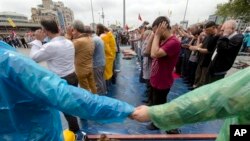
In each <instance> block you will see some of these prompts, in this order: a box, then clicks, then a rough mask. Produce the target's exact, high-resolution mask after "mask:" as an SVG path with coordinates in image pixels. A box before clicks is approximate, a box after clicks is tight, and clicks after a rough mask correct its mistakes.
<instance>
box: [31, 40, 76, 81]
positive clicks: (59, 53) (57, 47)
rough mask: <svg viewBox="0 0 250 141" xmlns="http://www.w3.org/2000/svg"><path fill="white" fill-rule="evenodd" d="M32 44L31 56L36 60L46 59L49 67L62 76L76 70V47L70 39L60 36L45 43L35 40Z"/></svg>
mask: <svg viewBox="0 0 250 141" xmlns="http://www.w3.org/2000/svg"><path fill="white" fill-rule="evenodd" d="M30 44H31V45H32V48H31V52H30V57H31V58H32V59H33V60H34V61H36V62H42V61H46V62H47V65H48V69H49V70H50V71H52V72H54V73H56V74H57V75H59V76H60V77H64V76H67V75H69V74H71V73H73V72H74V71H75V66H74V61H75V60H74V59H75V48H74V45H73V43H72V42H71V41H70V40H68V39H66V38H64V37H63V36H59V37H55V38H53V39H52V40H51V41H50V42H48V43H46V44H44V45H42V42H41V41H39V40H34V41H33V42H31V43H30Z"/></svg>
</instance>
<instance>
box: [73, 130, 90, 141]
mask: <svg viewBox="0 0 250 141" xmlns="http://www.w3.org/2000/svg"><path fill="white" fill-rule="evenodd" d="M75 135H76V141H85V139H86V135H87V134H86V133H85V132H83V131H78V132H77V133H76V134H75Z"/></svg>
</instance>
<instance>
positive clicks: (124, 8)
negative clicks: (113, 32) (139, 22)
mask: <svg viewBox="0 0 250 141" xmlns="http://www.w3.org/2000/svg"><path fill="white" fill-rule="evenodd" d="M125 25H126V2H125V0H123V28H125Z"/></svg>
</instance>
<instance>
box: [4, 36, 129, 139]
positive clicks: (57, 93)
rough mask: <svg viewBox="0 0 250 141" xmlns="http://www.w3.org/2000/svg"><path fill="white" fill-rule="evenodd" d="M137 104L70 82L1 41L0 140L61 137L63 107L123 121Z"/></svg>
mask: <svg viewBox="0 0 250 141" xmlns="http://www.w3.org/2000/svg"><path fill="white" fill-rule="evenodd" d="M133 110H134V107H133V106H131V105H129V104H127V103H126V102H121V101H119V100H115V99H112V98H108V97H105V96H98V95H93V94H91V93H90V92H88V91H86V90H84V89H81V88H76V87H73V86H70V85H68V84H67V83H66V81H65V80H62V79H61V78H60V77H59V76H57V75H55V74H54V73H52V72H50V71H48V70H46V69H44V68H43V67H41V66H40V65H38V64H36V63H35V62H34V61H32V60H31V59H29V58H27V57H25V56H23V55H21V54H19V53H17V52H15V51H14V49H13V48H12V47H10V46H9V45H7V44H6V43H4V42H1V41H0V126H1V128H0V140H1V141H2V140H4V141H13V140H18V141H27V140H34V141H38V140H39V141H40V140H41V141H61V140H63V133H62V125H61V120H60V116H59V111H62V112H65V113H67V114H71V115H74V116H78V117H81V118H83V119H88V120H95V121H99V122H102V123H108V122H118V121H123V120H124V119H125V118H127V117H128V116H129V115H130V114H131V113H132V112H133Z"/></svg>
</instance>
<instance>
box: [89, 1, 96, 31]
mask: <svg viewBox="0 0 250 141" xmlns="http://www.w3.org/2000/svg"><path fill="white" fill-rule="evenodd" d="M90 3H91V11H92V20H93V25H92V26H93V29H94V28H95V27H94V24H95V18H94V12H93V4H92V0H90Z"/></svg>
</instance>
